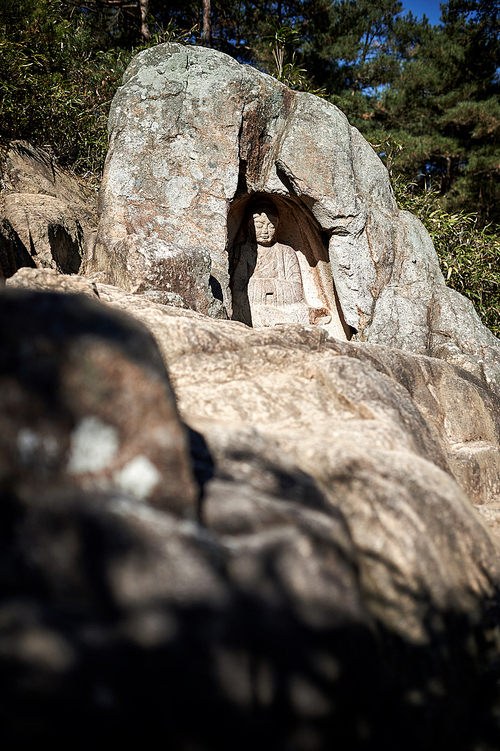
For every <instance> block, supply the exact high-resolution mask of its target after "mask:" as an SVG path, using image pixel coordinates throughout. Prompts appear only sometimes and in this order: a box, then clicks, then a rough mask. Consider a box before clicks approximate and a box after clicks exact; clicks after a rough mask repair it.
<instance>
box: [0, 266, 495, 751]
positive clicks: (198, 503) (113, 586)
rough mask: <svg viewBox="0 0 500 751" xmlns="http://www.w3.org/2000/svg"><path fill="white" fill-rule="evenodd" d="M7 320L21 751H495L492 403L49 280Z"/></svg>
mask: <svg viewBox="0 0 500 751" xmlns="http://www.w3.org/2000/svg"><path fill="white" fill-rule="evenodd" d="M16 286H17V287H19V288H18V289H16ZM58 286H59V288H60V289H61V290H64V289H70V290H71V291H73V290H74V289H77V288H78V287H79V286H81V288H82V291H84V292H85V294H86V297H82V296H75V295H74V294H69V295H60V294H57V292H55V291H54V290H56V289H57V288H58ZM30 287H31V290H32V291H30V289H29V288H30ZM43 288H45V289H47V288H48V289H49V290H51V291H48V292H47V291H46V292H37V291H36V290H37V289H43ZM97 296H98V297H99V298H100V300H101V302H100V303H99V302H98V301H97ZM90 298H94V300H92V299H90ZM124 312H127V313H129V314H130V315H132V316H134V318H136V319H138V320H139V321H141V322H142V323H143V324H145V325H146V327H147V328H149V330H150V331H151V332H152V333H153V334H154V337H155V339H156V341H157V343H158V347H159V351H158V350H157V349H156V347H155V345H154V343H153V341H152V339H151V337H150V335H149V334H148V333H147V331H146V329H145V328H144V327H143V326H141V325H140V324H138V323H135V322H134V321H133V320H132V319H130V318H127V317H126V316H124ZM0 325H1V327H2V332H3V334H2V336H3V347H2V355H1V358H0V365H1V369H0V370H1V373H0V378H1V379H2V388H1V390H0V394H1V398H2V401H3V407H2V411H1V414H2V417H1V419H2V430H1V435H2V451H1V456H2V463H1V465H0V478H1V486H0V487H1V492H2V506H1V508H2V524H1V530H2V546H1V552H0V557H1V560H0V571H1V575H0V581H1V586H2V592H3V598H2V604H1V606H0V656H1V659H2V670H1V671H0V675H1V678H0V697H1V701H0V706H1V708H2V709H1V710H0V711H1V721H2V728H3V731H2V732H3V733H4V735H5V737H6V739H7V741H8V742H9V743H10V744H11V745H12V744H18V745H19V744H21V745H22V744H23V743H25V744H28V743H33V742H36V741H40V740H48V739H50V740H51V742H54V741H56V742H66V743H69V742H71V739H73V738H74V733H75V728H76V727H77V728H78V736H79V738H80V739H81V740H82V742H86V743H87V742H90V741H92V740H93V739H95V738H96V737H98V738H99V739H101V741H102V742H104V741H105V742H113V743H118V742H120V743H121V742H124V741H128V742H142V743H144V742H145V741H146V742H153V740H154V741H155V742H157V740H158V738H159V739H160V741H161V742H162V743H165V744H166V745H167V746H168V747H169V748H173V749H188V748H196V749H219V748H220V747H221V746H226V745H227V746H229V745H231V746H237V747H238V748H243V749H248V750H249V751H250V749H252V750H253V749H254V748H255V746H256V745H259V746H261V747H263V748H266V749H273V750H274V749H300V750H302V749H303V750H304V751H308V750H309V749H330V748H331V747H335V748H339V749H346V750H347V749H349V750H350V749H370V750H371V749H379V748H380V749H381V748H383V749H394V750H396V749H398V751H399V749H401V748H405V749H424V748H425V749H438V748H439V749H442V748H448V747H453V748H456V749H473V748H495V747H496V746H495V743H496V739H497V737H498V726H497V720H496V712H497V700H498V697H497V689H496V681H497V679H498V675H497V672H498V671H497V665H498V654H499V652H498V644H497V640H498V626H497V623H498V612H497V593H498V584H499V581H500V571H499V563H498V545H499V543H498V542H497V538H496V537H495V534H494V531H493V532H492V531H490V530H489V528H488V527H487V526H486V523H485V522H488V520H489V516H488V514H486V515H485V517H486V518H485V520H483V519H482V517H481V516H480V515H479V514H478V513H477V509H489V508H491V507H492V506H493V505H494V503H495V498H496V497H497V492H498V491H497V489H496V486H495V479H494V478H495V477H496V473H497V469H496V465H495V462H496V461H497V456H498V450H499V415H500V412H499V406H500V405H499V403H498V398H497V397H496V396H495V394H494V393H493V392H492V391H491V390H490V389H488V387H487V386H486V385H485V384H484V383H483V382H482V381H481V380H479V379H478V378H476V377H475V376H473V375H471V374H470V373H467V372H466V371H464V370H462V369H460V368H458V367H456V366H452V365H449V364H447V363H444V362H441V361H438V360H434V359H432V358H427V357H425V356H414V355H411V354H408V353H403V352H401V351H398V350H395V349H391V348H387V347H383V346H377V345H366V344H365V345H362V344H359V343H350V342H339V341H336V340H334V339H331V338H329V337H328V336H327V335H326V334H325V333H324V332H322V331H321V329H320V328H318V327H314V326H310V327H304V326H287V327H275V328H273V329H261V330H253V329H250V328H248V327H247V326H245V325H243V324H240V323H237V322H231V321H222V320H220V321H217V320H213V319H211V318H208V317H204V316H202V315H200V314H199V313H196V312H194V311H190V310H183V309H181V308H179V307H169V306H165V305H160V304H157V303H154V302H151V300H148V299H147V298H144V297H142V296H140V295H131V294H128V293H125V292H123V291H122V290H119V289H117V288H115V287H112V286H108V285H104V284H100V283H97V284H95V285H89V282H88V281H87V280H84V279H81V278H79V277H75V276H71V277H64V276H58V275H57V274H55V272H53V271H50V270H45V271H43V270H36V269H31V270H30V269H24V270H22V271H21V272H18V274H16V275H15V276H14V277H12V278H11V279H10V280H8V282H7V290H6V291H4V292H2V293H1V294H0ZM159 352H161V354H162V355H163V358H164V361H165V362H166V364H167V365H168V369H169V374H170V379H171V383H172V386H173V389H174V391H175V394H176V397H177V403H178V408H179V414H180V417H181V419H182V421H183V422H184V425H185V426H186V427H185V428H184V429H183V428H182V427H181V425H180V423H179V419H178V417H177V413H176V410H175V407H174V404H173V401H172V396H171V392H170V391H169V388H170V387H169V385H168V381H167V377H166V373H165V370H164V366H163V364H162V362H161V358H160V354H159ZM184 430H187V432H188V435H189V451H188V450H187V448H186V443H185V439H184V435H185V433H184ZM188 453H189V454H190V456H188ZM139 459H140V461H141V463H140V464H139ZM474 461H475V462H482V464H481V471H480V472H477V471H476V470H475V469H474V467H476V466H477V465H476V464H474ZM190 464H192V467H193V472H194V477H195V483H196V489H195V488H194V485H193V480H192V475H191V469H190ZM153 475H154V476H153ZM154 480H156V482H154ZM472 501H474V503H476V504H481V505H476V506H475V507H474V505H473V503H472ZM490 516H491V514H490Z"/></svg>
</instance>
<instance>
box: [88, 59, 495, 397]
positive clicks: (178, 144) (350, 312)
mask: <svg viewBox="0 0 500 751" xmlns="http://www.w3.org/2000/svg"><path fill="white" fill-rule="evenodd" d="M109 131H110V151H109V154H108V160H107V163H106V170H105V175H104V181H103V185H102V189H101V197H100V201H101V208H102V213H101V219H100V224H99V232H98V241H97V245H96V248H95V253H94V255H93V257H92V262H91V268H92V269H93V270H94V271H99V270H101V271H103V272H106V274H107V277H106V279H107V281H109V282H111V283H113V284H117V285H118V286H122V287H124V288H126V289H127V290H129V291H133V290H134V289H136V285H142V286H141V287H140V289H146V288H148V289H149V290H150V291H151V292H153V293H154V294H156V295H157V298H156V299H157V300H158V301H161V300H160V297H159V296H158V295H161V294H162V293H163V292H168V291H169V288H168V284H167V285H165V284H164V282H163V277H162V274H163V272H162V271H159V275H158V277H157V278H156V279H154V278H153V274H152V273H151V271H150V270H149V269H148V270H147V271H145V270H144V268H141V269H140V270H139V271H138V268H137V265H136V264H135V262H132V261H131V263H130V264H129V262H128V257H129V256H128V251H127V248H131V249H133V252H132V251H130V258H131V259H132V258H135V257H136V256H137V254H138V253H139V254H141V253H142V254H143V256H144V257H145V258H146V257H147V260H148V263H151V267H150V268H158V269H159V270H160V269H162V268H163V266H162V264H163V261H162V260H161V259H162V257H163V247H164V245H163V244H164V243H169V244H171V245H173V246H175V247H176V248H177V250H176V253H177V254H178V255H179V257H182V254H183V253H184V252H187V249H189V253H193V252H195V251H198V253H201V254H203V255H206V254H207V253H208V254H209V255H210V257H211V262H212V270H211V274H212V283H211V285H212V286H211V288H210V290H209V289H208V288H207V287H206V286H205V289H204V291H203V290H199V291H198V299H199V297H200V296H201V295H202V294H204V295H205V297H206V304H205V306H204V308H205V309H204V310H203V312H207V310H208V309H209V308H210V306H212V307H213V300H212V294H211V290H216V296H218V298H219V300H221V301H222V302H223V303H224V305H225V307H226V310H227V312H228V314H229V316H230V317H231V315H232V293H233V286H234V270H235V266H236V265H237V262H238V259H237V257H236V256H237V253H238V250H237V249H238V247H239V245H238V243H239V242H240V240H239V239H238V238H239V237H240V236H241V233H242V232H243V231H244V229H245V222H246V221H247V219H246V216H247V213H248V212H247V210H248V207H249V206H250V203H249V200H251V198H252V196H264V197H267V198H272V199H273V201H274V202H275V204H276V206H277V209H278V210H279V213H280V214H283V215H286V218H287V219H286V222H285V223H284V224H285V225H286V227H284V229H283V232H285V234H286V232H288V233H289V235H290V237H285V238H283V237H282V238H278V239H279V241H280V242H282V243H283V242H284V243H285V244H286V245H289V246H291V247H292V248H293V249H294V250H295V252H296V253H297V256H298V258H299V261H300V263H301V268H302V277H303V282H304V288H305V294H306V297H307V296H308V294H311V295H312V296H313V297H314V296H316V297H318V296H319V297H318V299H314V300H312V301H310V302H309V304H310V306H312V307H313V308H314V307H315V306H316V307H318V306H325V307H327V308H328V309H329V310H330V312H331V314H332V317H335V315H338V316H339V318H340V320H341V321H343V322H344V323H345V324H346V325H347V330H348V331H349V327H351V330H355V331H357V332H358V333H357V338H358V339H360V340H362V341H369V342H372V343H378V344H385V345H390V346H394V347H398V348H401V349H404V350H406V351H409V352H413V353H415V354H422V355H432V356H435V357H440V358H442V359H445V360H448V361H450V362H455V363H457V364H460V365H461V366H462V367H465V368H466V369H468V370H470V371H471V372H473V373H475V374H476V375H478V376H479V377H480V378H482V379H483V380H485V381H486V382H489V383H497V382H498V383H500V367H499V353H500V350H499V345H498V340H497V339H496V338H495V337H494V336H493V334H491V332H489V331H488V330H487V329H486V328H485V327H484V326H483V325H482V324H481V323H480V320H479V318H478V316H477V315H476V313H475V312H474V310H473V307H472V305H471V304H470V303H468V302H467V301H465V300H464V299H463V298H462V297H460V295H457V293H455V292H453V291H451V290H448V289H447V288H446V286H445V283H444V279H443V277H442V275H441V272H440V270H439V265H438V260H437V257H436V254H435V251H434V248H433V246H432V243H431V241H430V238H429V236H428V234H427V232H426V230H425V229H424V227H423V226H422V224H421V223H420V222H419V221H418V220H417V219H416V218H415V217H413V216H412V215H411V214H408V213H407V212H400V211H398V209H397V206H396V203H395V201H394V197H393V194H392V190H391V187H390V183H389V179H388V175H387V172H386V170H385V168H384V167H383V165H382V163H381V162H380V160H379V159H378V158H377V156H376V155H375V153H374V152H373V150H372V149H371V147H370V146H369V144H368V143H367V142H366V141H365V140H364V139H363V138H362V137H361V135H360V134H359V132H358V131H357V130H356V129H355V128H352V127H351V126H350V125H349V123H348V121H347V119H346V117H345V116H344V115H343V114H342V113H341V112H340V111H339V110H338V109H337V108H336V107H334V106H333V105H331V104H329V103H328V102H325V101H323V100H320V99H318V98H317V97H314V96H313V95H310V94H307V93H300V92H293V91H290V90H289V89H287V88H286V87H285V86H284V85H282V84H281V83H279V82H278V81H276V80H275V79H273V78H270V77H269V76H266V75H265V74H263V73H260V72H259V71H257V70H255V69H254V68H252V67H250V66H247V65H239V64H238V63H237V62H235V61H234V60H233V59H231V58H229V57H227V56H225V55H223V54H222V53H219V52H216V51H213V50H208V49H204V48H200V47H197V48H193V47H185V46H180V45H177V44H172V45H160V46H158V47H155V48H152V49H149V50H146V51H144V52H141V53H140V54H139V55H138V56H137V57H136V58H135V59H134V60H133V61H132V63H131V65H130V66H129V68H128V70H127V72H126V74H125V76H124V80H123V86H122V87H121V88H120V89H119V91H118V93H117V95H116V97H115V99H114V101H113V105H112V109H111V114H110V120H109ZM282 226H283V222H282ZM124 243H125V244H126V245H125V246H124ZM235 254H236V255H235ZM181 265H182V264H181ZM129 266H130V268H129ZM180 273H181V275H182V271H180ZM188 277H189V273H187V272H186V273H184V279H185V280H187V278H188ZM168 279H169V277H168ZM328 279H329V280H330V281H329V282H328ZM327 282H328V283H327ZM168 283H170V281H169V282H168ZM328 284H329V285H330V287H328ZM308 289H309V292H308ZM322 296H323V297H322ZM163 301H164V302H168V299H167V297H164V298H163ZM188 304H189V305H190V306H191V307H194V308H195V309H197V310H202V307H203V306H201V305H200V304H199V302H198V304H197V305H193V304H192V303H191V302H189V303H188ZM327 328H328V326H327ZM336 330H338V327H337V329H336ZM332 333H333V331H332Z"/></svg>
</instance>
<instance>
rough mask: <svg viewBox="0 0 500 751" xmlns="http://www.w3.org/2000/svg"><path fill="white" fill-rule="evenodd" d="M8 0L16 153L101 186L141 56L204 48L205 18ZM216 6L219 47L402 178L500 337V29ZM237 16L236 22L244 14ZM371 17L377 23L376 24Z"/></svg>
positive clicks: (477, 18) (352, 6) (2, 115)
mask: <svg viewBox="0 0 500 751" xmlns="http://www.w3.org/2000/svg"><path fill="white" fill-rule="evenodd" d="M144 5H147V3H146V4H145V3H144V2H142V3H139V2H136V3H134V2H132V3H125V2H120V0H117V1H115V2H109V0H92V1H91V2H89V3H87V4H86V6H85V9H84V8H83V7H82V6H80V5H79V4H78V3H76V2H74V1H73V0H21V1H20V2H14V0H6V1H5V2H4V3H3V4H2V7H1V8H0V55H1V58H2V69H1V71H0V91H1V94H2V96H1V98H0V141H1V142H2V143H3V144H4V145H5V144H6V143H7V142H8V141H10V140H12V139H18V138H25V139H28V140H31V141H33V142H35V143H37V144H39V145H43V146H49V147H51V148H52V150H53V151H54V152H55V153H56V154H57V156H58V157H59V159H60V161H61V162H62V163H63V164H65V165H67V166H70V167H72V168H73V169H74V170H75V171H76V172H78V173H80V174H82V175H87V176H89V177H93V178H94V179H95V178H96V177H98V176H99V175H100V172H101V170H102V166H103V163H104V157H105V154H106V150H107V134H106V124H107V115H108V110H109V105H110V102H111V99H112V97H113V95H114V93H115V91H116V89H117V88H118V86H119V84H120V82H121V77H122V75H123V72H124V71H125V69H126V67H127V65H128V63H129V62H130V60H131V58H132V56H133V55H134V54H136V53H137V51H139V50H140V49H142V48H144V47H146V46H150V45H153V44H156V43H158V42H162V41H170V40H173V39H180V40H184V41H189V42H191V43H197V42H199V40H200V34H201V32H200V27H201V19H202V16H201V10H202V7H201V6H202V3H201V1H200V2H196V0H192V1H191V2H188V3H185V2H182V3H181V2H176V1H175V0H174V1H172V0H171V1H170V2H167V3H159V2H156V0H151V1H150V2H149V13H150V15H149V17H148V27H147V35H146V36H147V38H146V37H145V35H144V29H143V27H142V26H141V18H140V10H141V6H144ZM368 5H369V7H368V6H367V7H366V8H364V3H363V2H361V3H360V2H357V3H351V2H333V3H331V2H326V0H295V1H294V0H292V2H280V3H266V2H259V3H247V2H243V3H239V4H238V7H236V5H235V4H234V3H232V2H231V1H230V0H224V2H223V1H222V0H220V2H217V3H212V19H211V20H212V26H211V32H212V33H211V40H212V45H213V46H215V47H218V48H219V49H221V50H222V51H224V52H227V53H229V54H231V55H233V56H234V57H236V58H238V59H240V60H244V61H246V62H251V63H253V64H256V65H257V66H259V67H261V68H263V69H264V70H267V71H268V72H270V73H272V74H274V75H276V76H277V77H279V78H281V79H282V80H284V81H285V82H286V83H288V84H289V85H291V86H292V87H294V88H301V89H306V90H310V91H316V92H318V93H320V94H322V95H323V96H328V97H329V98H330V100H331V101H333V102H334V103H335V104H337V105H338V106H340V107H341V109H343V110H344V111H345V112H346V114H347V115H348V116H349V118H350V120H351V122H352V123H353V124H354V125H356V126H357V127H358V128H359V129H360V130H361V132H362V133H363V135H365V137H366V138H368V140H370V142H371V143H372V144H373V145H374V148H375V149H376V151H377V152H378V153H379V155H380V156H381V158H382V159H383V160H384V161H385V162H386V164H387V166H388V167H389V169H390V171H391V173H392V175H393V178H394V183H395V192H396V195H397V198H398V201H399V205H400V207H401V208H405V209H408V210H410V211H412V212H413V213H415V214H417V216H419V218H420V219H422V221H423V222H424V224H425V225H426V227H427V229H428V230H429V232H430V234H431V236H432V238H433V240H434V243H435V246H436V249H437V251H438V255H439V257H440V261H441V267H442V270H443V273H444V275H445V278H446V279H447V283H448V284H449V286H451V287H453V288H454V289H456V290H458V291H459V292H461V293H462V294H464V295H466V296H467V297H469V298H470V299H471V300H472V301H473V302H474V304H475V305H476V308H477V309H478V311H479V313H480V315H481V317H482V318H483V320H484V321H485V323H487V325H488V326H489V327H490V328H491V329H492V330H493V331H494V332H495V333H499V332H500V325H499V323H498V311H499V309H500V294H499V292H498V281H499V274H498V272H497V270H496V266H497V262H498V257H499V251H500V239H499V237H498V230H497V227H498V222H499V220H500V209H499V208H498V207H499V206H500V200H499V198H500V182H499V174H500V168H499V166H498V165H499V163H500V160H499V155H500V140H499V135H500V132H499V131H498V125H497V123H498V121H499V118H498V117H497V115H498V112H500V109H499V108H500V104H499V97H498V80H497V78H498V77H497V74H496V71H497V69H498V65H499V60H500V42H499V38H498V37H499V23H500V22H499V13H498V8H497V7H496V4H495V3H493V2H489V1H488V0H449V2H448V3H447V4H446V5H445V6H444V8H443V15H442V21H443V23H442V24H441V25H440V26H436V27H434V26H430V25H429V24H428V22H426V21H425V19H424V20H423V21H422V22H421V21H418V20H417V19H416V18H414V17H413V16H411V14H409V15H408V16H402V14H401V11H402V4H401V3H399V2H393V0H377V2H370V3H369V4H368ZM233 6H234V7H233ZM363 8H364V11H366V12H364V11H363Z"/></svg>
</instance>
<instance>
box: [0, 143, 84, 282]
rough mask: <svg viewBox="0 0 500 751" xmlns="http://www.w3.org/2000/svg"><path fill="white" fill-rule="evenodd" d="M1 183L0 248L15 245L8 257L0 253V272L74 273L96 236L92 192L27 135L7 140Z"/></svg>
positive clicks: (5, 275) (9, 273)
mask: <svg viewBox="0 0 500 751" xmlns="http://www.w3.org/2000/svg"><path fill="white" fill-rule="evenodd" d="M2 183H3V186H2V187H3V192H2V194H0V213H3V214H4V217H3V219H2V222H3V226H4V230H3V231H2V232H1V233H0V249H1V248H2V247H5V245H6V243H7V244H10V245H12V247H13V248H14V262H13V263H12V261H7V259H4V256H3V254H2V256H1V257H0V270H1V272H2V275H3V276H4V277H9V276H11V275H12V274H13V273H15V271H16V270H17V269H19V268H22V267H24V266H27V267H36V268H53V269H56V270H57V271H59V272H61V273H65V274H76V273H78V271H80V270H81V269H82V266H83V264H84V261H85V259H86V257H87V255H88V254H89V253H90V250H91V247H92V246H93V243H94V240H95V233H96V226H97V211H96V209H97V206H96V197H95V194H94V193H93V192H92V191H91V190H89V189H88V188H86V187H84V186H83V185H82V184H81V182H79V181H78V180H77V179H76V178H75V177H73V176H72V175H70V174H69V173H68V172H67V171H64V170H62V169H61V168H60V167H58V165H57V163H56V162H55V161H54V159H53V158H52V157H51V156H50V154H49V153H48V152H46V151H44V150H43V149H41V148H40V147H37V146H33V145H31V144H30V143H28V142H27V141H13V142H12V143H11V144H10V146H9V148H8V150H7V154H6V156H5V159H4V162H3V165H2ZM6 237H8V238H9V239H8V240H7V239H4V238H6Z"/></svg>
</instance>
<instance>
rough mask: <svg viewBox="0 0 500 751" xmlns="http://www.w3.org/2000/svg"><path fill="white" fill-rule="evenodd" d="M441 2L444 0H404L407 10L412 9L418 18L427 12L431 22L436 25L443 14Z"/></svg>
mask: <svg viewBox="0 0 500 751" xmlns="http://www.w3.org/2000/svg"><path fill="white" fill-rule="evenodd" d="M441 2H443V0H403V5H404V9H405V11H406V12H407V11H409V10H411V12H412V13H413V15H414V16H417V18H422V16H423V15H424V14H425V15H426V16H427V18H428V19H429V21H430V22H431V24H434V25H435V24H437V23H439V16H440V15H441V10H440V8H439V6H440V3H441Z"/></svg>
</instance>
